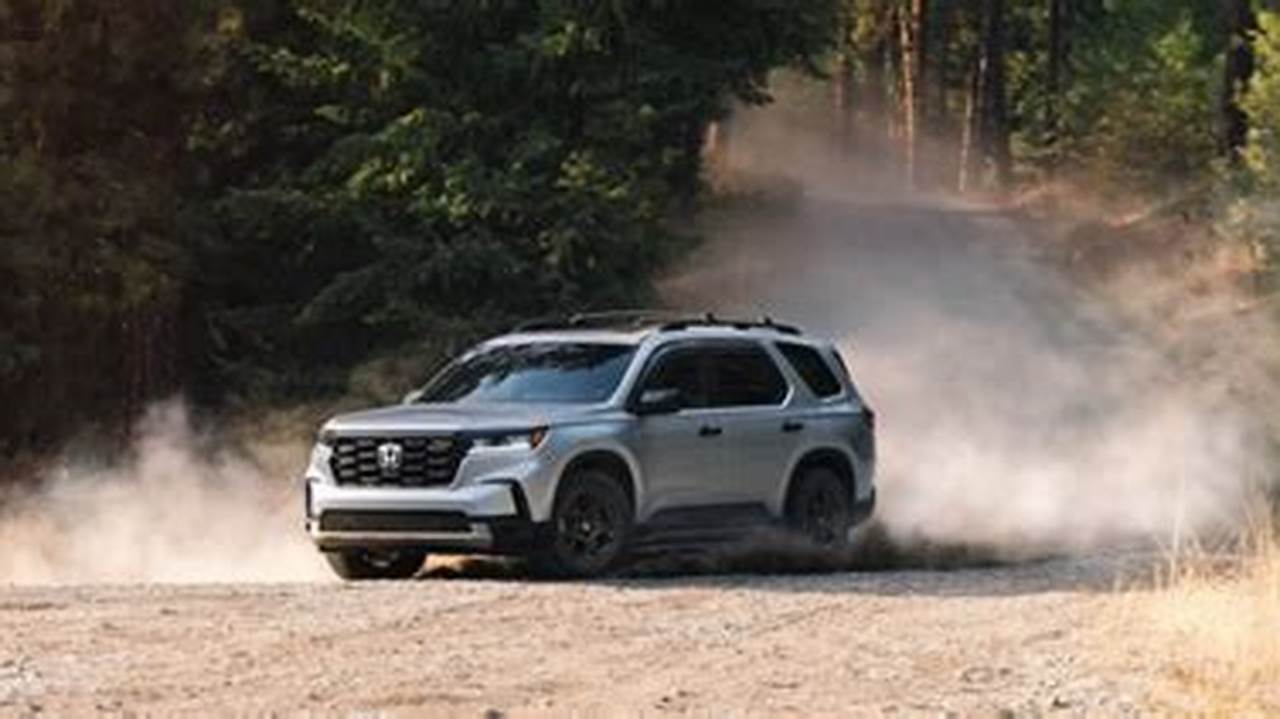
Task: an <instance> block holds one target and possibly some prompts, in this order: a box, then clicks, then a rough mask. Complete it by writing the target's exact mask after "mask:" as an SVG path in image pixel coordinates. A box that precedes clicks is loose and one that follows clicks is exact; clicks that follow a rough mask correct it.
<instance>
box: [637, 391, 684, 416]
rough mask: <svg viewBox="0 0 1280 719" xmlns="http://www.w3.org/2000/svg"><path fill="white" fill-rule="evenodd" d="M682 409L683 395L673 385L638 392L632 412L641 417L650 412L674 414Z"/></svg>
mask: <svg viewBox="0 0 1280 719" xmlns="http://www.w3.org/2000/svg"><path fill="white" fill-rule="evenodd" d="M681 409H684V397H683V396H682V395H681V393H680V390H679V389H677V388H675V387H663V388H660V389H647V390H645V391H643V392H641V393H640V398H639V399H638V400H636V403H635V406H634V407H632V412H634V413H635V414H637V415H640V416H641V417H644V416H646V415H651V414H674V413H676V412H679V411H680V410H681Z"/></svg>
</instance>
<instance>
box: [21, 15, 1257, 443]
mask: <svg viewBox="0 0 1280 719" xmlns="http://www.w3.org/2000/svg"><path fill="white" fill-rule="evenodd" d="M1271 10H1272V8H1269V7H1268V6H1267V3H1263V2H1259V1H1258V0H1224V2H1221V3H1219V2H1205V1H1204V0H971V1H966V2H959V1H957V0H718V1H717V2H685V1H683V0H539V1H538V2H520V1H516V0H415V1H412V2H410V1H408V0H360V1H357V0H262V1H256V2H252V3H250V2H240V1H238V0H188V1H184V2H172V1H170V0H59V1H58V2H53V1H52V0H0V397H2V398H3V399H4V400H5V403H6V405H7V408H8V410H9V411H7V412H5V413H4V414H3V415H0V448H3V449H5V450H6V451H9V450H12V449H14V448H20V447H40V446H46V447H47V446H51V445H52V444H53V443H55V442H57V441H60V440H61V439H63V438H65V437H66V436H67V435H68V434H69V433H71V432H73V431H76V430H78V429H81V428H83V427H85V426H91V425H93V424H94V423H98V424H101V425H102V426H107V427H124V426H127V422H125V421H124V420H127V419H128V418H129V417H131V416H133V415H135V414H136V413H137V412H138V411H139V409H140V408H141V407H142V406H143V405H144V404H145V403H146V402H148V401H150V400H152V399H154V398H156V397H158V396H163V395H165V394H167V393H170V392H174V391H177V390H179V389H182V390H185V391H187V392H189V393H190V394H192V395H193V396H195V397H196V398H198V399H200V400H201V401H204V402H209V403H218V402H225V401H228V400H231V399H236V400H238V401H248V402H261V401H275V400H288V399H296V398H299V397H306V396H314V395H317V394H326V393H328V394H332V393H336V392H340V391H342V390H343V389H344V388H346V387H347V386H348V385H349V382H350V375H351V369H352V368H353V367H356V366H359V365H360V364H361V363H362V362H365V361H367V360H369V359H370V358H374V357H384V356H396V357H408V358H412V361H414V362H419V363H421V364H427V363H429V362H431V361H432V360H433V358H435V357H437V356H439V355H441V354H447V353H449V352H451V351H452V350H453V349H455V348H456V346H457V345H459V344H461V343H464V342H467V341H469V340H471V339H472V338H474V337H476V336H477V335H479V334H483V333H485V332H487V331H490V330H493V329H496V328H500V327H502V326H504V325H506V324H508V323H510V322H511V321H513V320H514V319H515V318H518V317H524V316H529V315H536V314H543V313H549V312H555V311H559V310H567V309H572V310H581V309H589V308H594V307H605V306H616V305H632V304H638V303H643V302H645V301H647V300H648V299H649V297H648V294H649V292H650V285H649V281H650V278H651V277H652V276H653V274H654V272H656V271H657V269H658V268H659V267H660V266H661V265H662V264H663V262H664V261H666V260H667V259H668V258H669V257H671V256H672V255H673V253H675V252H678V251H679V250H680V249H681V248H682V247H684V246H685V245H687V244H688V242H689V238H682V237H680V236H678V235H677V233H675V232H674V231H673V229H672V228H673V227H677V226H680V224H681V223H678V222H673V220H675V219H678V218H681V217H682V216H685V215H687V214H688V213H690V212H692V211H694V210H695V209H696V198H697V197H698V195H699V193H700V192H701V191H702V188H701V180H700V178H701V175H702V161H703V159H702V158H703V154H702V153H703V150H704V146H703V145H704V143H705V142H706V138H707V137H708V131H707V130H708V126H710V125H712V124H713V123H714V121H716V120H717V119H720V118H722V117H723V116H724V115H725V113H726V112H728V111H729V109H730V107H731V106H732V105H733V103H735V102H737V103H748V104H752V103H761V102H765V101H766V100H767V98H768V95H767V91H768V78H769V74H770V73H771V72H772V71H774V70H775V69H778V68H782V67H800V68H802V69H804V70H806V71H808V72H810V73H813V74H815V75H817V76H820V77H825V78H828V79H829V81H830V87H831V92H832V97H833V98H834V100H833V102H832V103H831V107H832V108H833V112H834V113H835V114H836V120H837V122H836V126H837V128H838V130H837V132H838V133H839V135H840V137H839V140H840V143H841V144H842V145H843V146H845V147H847V148H849V149H850V150H851V151H861V150H865V149H866V148H875V149H876V150H879V151H884V150H885V149H886V148H887V149H888V150H889V152H890V154H891V155H892V157H893V162H892V163H890V164H895V165H896V167H898V168H899V169H900V171H901V175H902V176H903V177H904V178H906V179H908V180H910V181H911V182H913V183H914V184H916V185H917V186H921V187H931V188H942V189H948V190H955V189H960V190H966V191H986V190H999V189H1001V188H1008V187H1010V186H1013V185H1016V184H1018V183H1032V182H1038V181H1041V180H1044V179H1048V178H1052V177H1060V176H1062V177H1070V176H1076V175H1085V176H1088V177H1093V178H1100V180H1099V181H1100V182H1102V183H1114V184H1115V185H1116V186H1121V187H1124V188H1126V189H1127V190H1134V189H1138V188H1140V189H1141V190H1142V191H1149V192H1153V193H1159V192H1162V191H1167V190H1169V188H1175V187H1182V186H1187V185H1189V184H1195V183H1197V182H1202V181H1204V179H1205V178H1206V177H1209V176H1210V175H1213V173H1215V172H1220V170H1219V169H1215V168H1221V167H1223V166H1228V167H1230V168H1234V169H1231V170H1227V171H1229V172H1232V173H1234V175H1233V177H1234V178H1235V180H1237V181H1238V183H1239V185H1240V186H1241V187H1243V188H1244V190H1242V191H1253V192H1261V191H1263V190H1265V189H1267V188H1274V187H1277V186H1280V181H1277V180H1276V179H1275V178H1276V177H1280V170H1277V168H1280V161H1277V160H1276V159H1275V158H1276V157H1280V150H1277V149H1276V148H1278V147H1280V140H1277V139H1276V138H1277V136H1278V135H1280V110H1278V109H1277V106H1278V105H1280V67H1277V63H1280V50H1277V49H1276V48H1275V42H1276V39H1275V36H1276V35H1277V34H1280V30H1277V29H1276V28H1277V23H1276V21H1275V19H1274V13H1273V12H1272V11H1271ZM1269 29H1270V31H1269ZM712 136H714V133H712ZM1250 188H1252V189H1250ZM1241 216H1245V217H1255V216H1254V215H1249V214H1248V213H1243V214H1242V215H1241ZM1256 217H1261V215H1256ZM1259 222H1262V221H1261V220H1259V221H1258V222H1255V223H1254V224H1253V225H1251V229H1250V231H1253V232H1263V233H1265V231H1268V230H1267V229H1266V227H1263V228H1262V229H1258V228H1259V227H1260V226H1261V225H1259ZM1262 224H1263V225H1265V222H1262Z"/></svg>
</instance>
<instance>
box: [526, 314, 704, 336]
mask: <svg viewBox="0 0 1280 719" xmlns="http://www.w3.org/2000/svg"><path fill="white" fill-rule="evenodd" d="M679 317H680V315H679V314H677V313H674V312H671V311H669V310H613V311H609V312H580V313H578V314H573V315H568V316H564V315H559V316H553V317H541V318H538V319H533V320H529V321H528V322H523V323H521V324H519V325H517V326H516V328H515V331H516V332H538V331H545V330H563V329H593V328H596V329H598V328H604V327H623V328H632V329H639V328H641V327H644V326H646V325H658V324H663V323H666V322H671V321H673V320H675V319H677V318H679Z"/></svg>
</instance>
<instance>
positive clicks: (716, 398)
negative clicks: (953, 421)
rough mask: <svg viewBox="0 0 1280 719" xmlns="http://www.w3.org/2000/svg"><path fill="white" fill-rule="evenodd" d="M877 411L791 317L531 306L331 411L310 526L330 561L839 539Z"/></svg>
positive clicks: (596, 567) (547, 565)
mask: <svg viewBox="0 0 1280 719" xmlns="http://www.w3.org/2000/svg"><path fill="white" fill-rule="evenodd" d="M874 428H875V415H874V414H873V412H872V411H871V409H870V408H869V407H868V406H867V403H866V402H865V401H864V400H863V398H862V396H861V395H860V394H859V393H858V390H857V388H856V387H855V386H854V384H853V381H852V379H851V378H850V376H849V373H848V370H847V369H846V366H845V364H844V362H843V361H842V360H841V357H840V355H839V353H838V352H837V351H836V349H835V348H834V347H833V346H832V345H831V344H829V343H826V342H822V341H818V340H815V339H811V338H808V337H806V336H804V335H803V334H802V333H801V332H800V331H799V330H797V329H795V328H793V327H790V326H787V325H782V324H777V323H774V322H773V321H771V320H768V319H766V320H762V321H750V322H748V321H731V320H722V319H718V318H716V317H714V316H710V315H708V316H705V317H699V318H692V319H690V318H670V317H667V318H661V317H659V316H657V315H654V314H652V313H608V314H598V315H580V316H576V317H573V318H569V319H566V320H563V321H543V322H538V323H533V324H528V325H525V326H523V327H521V328H519V329H518V330H516V331H515V332H513V333H511V334H507V335H504V336H501V337H497V338H494V339H491V340H489V341H487V342H484V343H483V344H481V345H479V346H478V347H475V348H474V349H472V350H471V351H469V352H467V353H466V354H464V355H462V356H461V357H459V358H458V359H456V360H455V361H453V362H452V363H451V364H449V365H448V366H446V367H445V368H444V369H443V370H442V371H440V372H439V373H438V374H437V375H436V376H435V377H434V378H433V379H431V381H429V382H428V383H427V384H426V385H425V386H424V387H423V388H421V389H419V390H417V391H415V392H413V393H411V394H410V395H409V396H408V397H407V398H406V399H405V401H404V403H403V404H400V405H397V406H393V407H387V408H383V409H374V410H370V411H364V412H357V413H354V414H346V415H342V416H339V417H335V418H333V419H331V420H329V421H328V422H327V423H326V424H325V425H324V427H323V428H322V429H321V431H320V437H319V441H318V443H317V444H316V447H315V449H314V451H313V453H312V457H311V461H310V466H309V467H308V468H307V471H306V478H305V488H306V517H307V528H308V532H309V533H310V535H311V537H312V539H313V540H314V541H315V543H316V545H317V547H318V548H319V549H320V550H321V551H323V552H324V553H325V555H326V556H327V558H328V560H329V562H330V564H331V565H332V567H333V569H334V571H335V572H336V573H337V574H338V575H339V576H341V577H343V578H345V579H374V578H404V577H409V576H412V575H413V574H415V573H416V572H418V571H419V569H421V567H422V566H423V562H424V559H425V558H426V555H427V554H428V553H454V554H472V553H494V554H516V555H523V556H526V557H528V558H530V559H531V560H532V562H533V565H534V566H535V567H537V568H538V569H539V570H540V571H542V572H545V573H548V574H552V575H557V576H578V577H582V576H595V575H599V574H602V573H606V572H608V571H610V570H611V569H613V568H615V567H616V566H618V564H619V563H620V562H621V561H623V560H624V559H625V558H626V557H628V556H635V555H636V554H638V553H650V552H665V551H672V550H681V549H685V548H693V547H704V546H706V545H708V544H716V543H721V542H731V541H734V540H736V539H741V538H743V537H744V536H745V535H746V534H747V533H749V532H753V531H754V530H756V529H757V528H760V527H762V526H774V527H781V528H784V529H785V530H787V531H788V532H790V533H791V535H792V536H795V537H798V538H801V539H802V540H803V541H804V542H806V543H810V544H812V545H816V546H817V547H819V548H821V549H822V550H823V551H828V550H830V551H835V550H839V549H840V548H842V547H843V546H845V545H846V543H847V542H849V541H850V532H851V530H852V529H853V527H854V526H855V525H856V524H857V523H859V522H860V521H861V520H863V519H865V518H867V517H868V516H869V515H870V514H871V511H872V509H873V507H874V505H875V496H876V491H875V486H874V483H873V480H874V474H875V440H874Z"/></svg>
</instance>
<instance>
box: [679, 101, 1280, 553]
mask: <svg viewBox="0 0 1280 719" xmlns="http://www.w3.org/2000/svg"><path fill="white" fill-rule="evenodd" d="M784 104H785V103H784ZM726 134H727V136H728V141H727V149H724V148H722V150H723V151H724V155H723V156H722V157H721V158H720V162H721V163H722V164H721V166H720V168H719V169H720V171H721V172H722V173H723V177H725V178H728V179H727V180H726V184H727V186H728V187H729V189H730V190H731V191H736V192H738V193H739V201H738V202H736V203H731V204H729V205H727V206H726V207H725V208H724V209H722V210H720V211H718V212H712V213H710V214H709V215H708V216H707V217H706V218H704V220H703V222H702V226H701V227H700V231H701V232H702V234H703V235H704V236H705V237H708V238H709V240H710V241H709V242H708V243H707V244H706V245H705V246H704V247H703V248H702V249H701V250H700V251H699V254H698V255H697V256H696V257H695V258H694V260H693V262H691V263H690V264H689V266H688V267H687V268H685V269H684V270H683V271H681V272H677V273H675V274H674V275H673V276H672V277H671V278H670V279H669V280H667V281H666V283H665V286H664V293H665V295H666V297H667V298H668V299H669V301H670V302H672V303H673V304H676V305H677V306H681V307H685V308H688V309H698V310H704V309H708V308H712V309H716V310H717V311H722V312H725V313H726V314H738V315H742V314H746V315H759V314H766V313H767V314H771V315H773V316H774V317H778V318H782V319H786V320H790V321H794V322H797V323H799V324H801V325H803V326H805V327H806V329H808V330H810V331H812V332H815V333H819V334H821V335H824V336H827V337H831V338H834V339H837V340H838V341H839V343H840V346H841V347H842V351H843V353H844V355H845V357H846V359H847V360H848V361H849V362H850V364H851V365H852V369H853V372H854V374H855V377H856V380H857V382H858V383H859V385H860V387H861V389H862V390H863V392H864V394H866V395H867V396H868V398H869V400H870V402H871V404H872V405H873V406H874V407H875V408H876V410H877V411H878V429H879V435H878V436H879V442H880V445H879V448H880V474H879V478H878V479H879V484H880V497H879V498H880V502H879V506H878V509H877V517H878V521H879V522H880V524H881V526H882V527H883V529H884V530H885V531H886V532H887V533H888V535H889V537H890V538H891V540H892V541H893V542H894V543H895V544H897V545H898V546H899V547H900V548H901V547H906V548H910V547H926V546H929V547H937V546H958V547H978V548H981V549H982V550H983V551H984V552H994V553H995V554H996V555H997V556H999V557H1001V558H1007V559H1016V558H1024V557H1031V556H1038V555H1045V554H1057V553H1074V552H1084V551H1094V550H1098V549H1100V548H1107V547H1116V546H1122V545H1124V546H1128V545H1132V544H1134V543H1140V544H1143V545H1145V546H1151V545H1153V544H1154V545H1155V546H1162V547H1168V546H1181V545H1183V544H1184V543H1186V542H1188V541H1200V540H1204V539H1205V538H1207V537H1212V536H1214V535H1215V533H1216V532H1218V531H1219V530H1222V529H1225V528H1230V527H1233V526H1238V525H1239V522H1240V521H1242V520H1247V518H1248V516H1249V515H1250V513H1251V512H1253V511H1259V512H1260V510H1261V504H1260V499H1259V497H1260V494H1259V492H1258V491H1257V490H1258V489H1259V487H1260V486H1261V484H1262V483H1263V482H1264V481H1265V480H1266V478H1267V476H1268V474H1267V472H1268V469H1267V463H1266V458H1267V443H1266V441H1265V436H1266V432H1265V431H1264V430H1263V427H1262V424H1261V422H1260V421H1259V413H1258V412H1257V406H1256V403H1255V402H1251V401H1250V400H1251V399H1252V398H1257V397H1259V396H1263V395H1267V396H1271V397H1275V396H1276V395H1275V389H1276V388H1275V384H1276V383H1275V379H1274V375H1272V376H1271V377H1270V378H1268V377H1267V375H1266V374H1265V373H1264V372H1260V371H1256V370H1257V366H1256V365H1250V366H1249V367H1243V364H1245V363H1246V362H1247V361H1249V359H1250V358H1246V357H1243V356H1241V355H1238V354H1233V353H1231V352H1225V351H1222V349H1223V347H1224V345H1223V343H1224V342H1226V341H1227V339H1228V338H1226V337H1225V336H1224V335H1227V334H1230V335H1231V336H1232V337H1231V339H1232V340H1234V341H1235V345H1234V346H1235V347H1237V348H1238V347H1246V348H1248V347H1262V346H1264V337H1263V335H1262V334H1259V333H1264V334H1266V335H1267V336H1268V337H1270V338H1272V339H1268V340H1266V341H1267V342H1269V343H1270V344H1269V346H1272V347H1274V346H1275V344H1274V339H1273V338H1274V335H1275V333H1274V329H1273V326H1272V325H1271V324H1270V323H1269V322H1265V323H1264V322H1254V323H1252V324H1250V325H1248V326H1245V325H1243V324H1239V325H1235V324H1232V323H1234V322H1242V320H1237V319H1235V318H1233V317H1232V315H1231V314H1230V313H1227V314H1225V315H1224V317H1223V318H1220V320H1219V321H1216V322H1213V323H1205V324H1204V327H1212V328H1213V331H1212V332H1208V331H1204V330H1203V328H1202V329H1200V330H1197V329H1195V328H1194V327H1192V328H1191V329H1188V328H1187V327H1186V326H1179V327H1178V328H1177V329H1176V330H1172V331H1176V333H1177V334H1178V337H1177V342H1176V343H1171V342H1170V341H1168V337H1167V335H1168V334H1169V333H1170V332H1171V330H1170V325H1169V323H1168V322H1167V320H1168V319H1169V316H1170V314H1171V313H1173V312H1174V307H1175V305H1176V304H1177V303H1176V299H1177V298H1178V297H1180V296H1181V293H1180V291H1179V290H1178V289H1177V287H1175V286H1174V283H1173V282H1171V281H1169V278H1168V277H1164V276H1160V275H1159V274H1158V273H1151V272H1148V273H1145V274H1143V273H1138V272H1129V273H1126V274H1125V276H1126V278H1128V280H1129V282H1128V284H1127V285H1126V287H1124V289H1123V292H1124V296H1125V302H1129V301H1131V300H1144V301H1145V305H1144V307H1145V308H1146V309H1147V310H1149V312H1147V313H1146V314H1142V313H1136V312H1125V311H1123V310H1122V309H1121V307H1120V306H1119V305H1118V304H1117V303H1116V302H1112V301H1108V300H1104V299H1103V298H1104V296H1105V295H1106V293H1105V292H1097V291H1090V292H1086V291H1085V290H1084V289H1083V288H1082V287H1080V286H1079V285H1078V283H1077V282H1075V281H1074V280H1073V279H1072V278H1071V277H1070V276H1069V273H1067V272H1064V271H1063V270H1062V267H1061V266H1060V264H1059V263H1055V262H1053V261H1050V260H1049V259H1048V257H1047V256H1048V255H1049V254H1050V253H1048V252H1047V251H1046V249H1045V243H1047V242H1049V241H1050V240H1049V239H1047V238H1046V237H1044V236H1043V235H1044V232H1043V230H1044V228H1037V227H1035V226H1034V225H1033V224H1032V222H1031V221H1029V220H1027V219H1026V218H1025V217H1020V216H1019V213H1017V212H1014V211H1011V210H1009V209H1008V208H1002V207H999V206H994V205H984V204H981V203H976V202H964V201H961V200H957V199H955V198H953V197H946V196H940V195H929V194H925V193H918V192H909V191H907V190H906V189H904V188H903V187H902V186H901V185H900V184H898V183H897V182H896V180H895V179H894V178H893V177H892V176H891V174H890V173H889V171H888V170H887V169H886V168H888V167H889V166H890V164H889V163H886V162H884V153H883V152H876V151H874V147H873V148H872V150H867V149H863V150H862V152H861V157H858V155H859V152H858V148H853V149H848V148H836V147H835V146H834V143H832V142H831V141H830V139H829V138H830V136H831V135H830V132H829V129H827V128H821V127H814V126H812V125H806V124H805V120H804V117H803V116H800V115H797V114H794V113H793V114H788V113H787V111H786V110H785V108H773V109H765V110H754V111H750V112H743V113H739V114H738V115H737V116H736V117H735V118H734V120H733V122H732V123H731V125H730V127H729V131H728V132H727V133H726ZM868 157H870V158H872V159H871V160H868V159H867V158H868ZM779 198H782V199H779ZM1135 276H1141V277H1142V282H1140V283H1139V282H1133V281H1132V279H1133V278H1134V277H1135ZM1194 301H1196V302H1201V304H1204V303H1205V302H1207V300H1201V299H1195V300H1194ZM1137 304H1143V303H1142V302H1138V303H1137ZM1224 323H1225V324H1224ZM1173 344H1176V345H1177V347H1176V349H1175V348H1174V347H1173V346H1172V345H1173ZM1255 354H1256V353H1255ZM1188 357H1195V358H1196V360H1195V361H1194V362H1189V361H1188V360H1187V358H1188Z"/></svg>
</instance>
